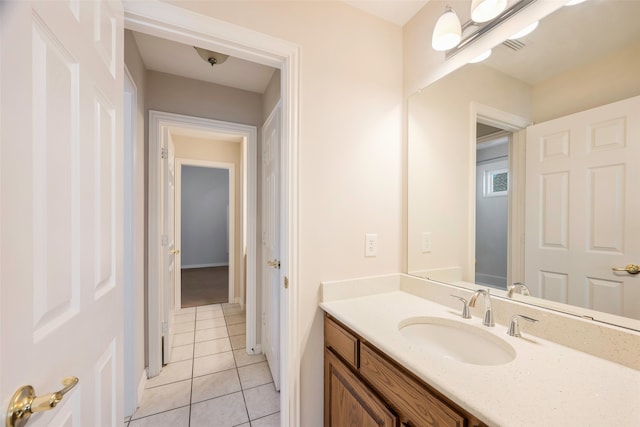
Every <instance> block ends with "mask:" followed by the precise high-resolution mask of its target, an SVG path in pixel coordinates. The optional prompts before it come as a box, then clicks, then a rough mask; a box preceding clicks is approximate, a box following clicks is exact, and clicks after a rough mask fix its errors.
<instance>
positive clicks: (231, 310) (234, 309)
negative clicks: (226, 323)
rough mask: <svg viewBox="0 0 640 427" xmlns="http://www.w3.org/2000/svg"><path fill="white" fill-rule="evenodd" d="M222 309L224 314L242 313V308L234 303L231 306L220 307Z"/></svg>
mask: <svg viewBox="0 0 640 427" xmlns="http://www.w3.org/2000/svg"><path fill="white" fill-rule="evenodd" d="M222 311H224V315H225V316H233V315H236V314H242V313H244V310H243V309H241V308H240V306H239V305H238V304H234V305H233V306H231V307H226V308H225V307H222Z"/></svg>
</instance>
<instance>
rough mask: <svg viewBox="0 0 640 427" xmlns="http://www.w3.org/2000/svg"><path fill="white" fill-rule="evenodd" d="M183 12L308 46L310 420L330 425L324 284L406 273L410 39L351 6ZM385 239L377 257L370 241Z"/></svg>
mask: <svg viewBox="0 0 640 427" xmlns="http://www.w3.org/2000/svg"><path fill="white" fill-rule="evenodd" d="M175 4H176V5H178V6H181V7H185V8H189V9H192V10H194V11H196V12H199V13H203V14H206V15H210V16H213V17H215V18H218V19H221V20H224V21H228V22H231V23H234V24H237V25H240V26H242V27H246V28H250V29H253V30H256V31H259V32H262V33H266V34H269V35H272V36H275V37H279V38H282V39H285V40H288V41H291V42H293V43H297V44H298V45H300V48H301V51H300V61H301V62H300V73H301V74H300V96H301V99H300V111H299V114H300V146H299V171H298V173H299V189H300V194H299V200H300V205H299V216H300V224H299V230H298V232H299V261H300V265H299V272H300V276H299V279H300V281H299V283H293V284H292V286H298V287H299V304H300V314H301V317H300V322H299V325H298V327H299V331H300V338H301V341H300V343H299V345H300V352H301V355H302V366H301V390H300V391H301V416H302V425H304V426H305V427H307V426H308V427H314V426H316V427H319V426H322V425H323V421H322V420H323V410H322V400H323V399H322V395H323V394H322V383H323V364H322V360H323V354H322V351H323V329H322V314H321V311H320V309H319V308H318V302H319V301H318V296H319V291H320V282H321V281H323V280H331V279H340V278H349V277H358V276H363V275H371V274H381V273H389V272H397V271H398V270H399V269H400V261H399V260H400V251H401V245H400V241H401V235H400V234H401V223H402V221H403V219H402V217H401V203H402V201H401V192H402V180H401V177H402V171H401V158H400V157H401V142H400V141H401V132H402V129H401V126H402V120H401V117H402V65H401V64H402V30H401V28H400V27H398V26H395V25H393V24H389V23H387V22H384V21H382V20H380V19H377V18H375V17H372V16H370V15H367V14H365V13H363V12H361V11H359V10H357V9H355V8H352V7H350V6H348V5H346V4H345V3H342V2H337V1H327V2H297V1H296V2H276V1H273V2H272V1H269V2H262V1H256V2H252V1H243V2H224V1H220V2H218V1H216V2H198V1H195V2H189V1H179V2H175ZM367 232H368V233H378V236H379V238H378V240H379V249H378V256H377V257H376V258H365V257H364V234H365V233H367Z"/></svg>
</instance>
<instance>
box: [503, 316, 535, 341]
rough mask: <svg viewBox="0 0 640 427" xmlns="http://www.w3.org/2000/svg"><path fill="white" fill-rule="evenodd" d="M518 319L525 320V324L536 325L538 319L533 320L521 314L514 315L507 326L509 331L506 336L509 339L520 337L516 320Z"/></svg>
mask: <svg viewBox="0 0 640 427" xmlns="http://www.w3.org/2000/svg"><path fill="white" fill-rule="evenodd" d="M520 319H523V320H526V321H527V322H531V323H538V319H534V318H532V317H529V316H524V315H522V314H516V315H514V316H513V317H512V318H511V323H510V324H509V330H507V335H509V336H511V337H520V336H522V335H521V334H520V324H519V323H518V320H520Z"/></svg>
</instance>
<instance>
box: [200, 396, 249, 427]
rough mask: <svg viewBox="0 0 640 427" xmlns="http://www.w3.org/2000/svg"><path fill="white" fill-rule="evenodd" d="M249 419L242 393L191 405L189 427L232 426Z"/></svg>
mask: <svg viewBox="0 0 640 427" xmlns="http://www.w3.org/2000/svg"><path fill="white" fill-rule="evenodd" d="M247 421H249V418H248V416H247V409H246V407H245V405H244V399H243V397H242V393H239V392H238V393H233V394H229V395H226V396H222V397H218V398H215V399H211V400H205V401H204V402H200V403H194V404H193V405H191V424H190V426H191V427H210V426H211V425H214V424H212V423H215V426H216V427H232V426H237V425H238V424H242V423H246V422H247Z"/></svg>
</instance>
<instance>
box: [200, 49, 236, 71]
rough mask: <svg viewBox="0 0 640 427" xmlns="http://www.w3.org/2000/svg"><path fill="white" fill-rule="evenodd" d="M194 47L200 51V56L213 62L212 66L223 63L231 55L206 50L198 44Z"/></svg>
mask: <svg viewBox="0 0 640 427" xmlns="http://www.w3.org/2000/svg"><path fill="white" fill-rule="evenodd" d="M193 48H194V49H195V50H196V52H198V55H200V58H202V59H204V60H205V61H206V62H208V63H209V64H211V66H212V67H213V66H214V65H216V64H222V63H223V62H224V61H226V60H227V58H229V55H225V54H222V53H218V52H214V51H212V50H206V49H202V48H200V47H196V46H194V47H193Z"/></svg>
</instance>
